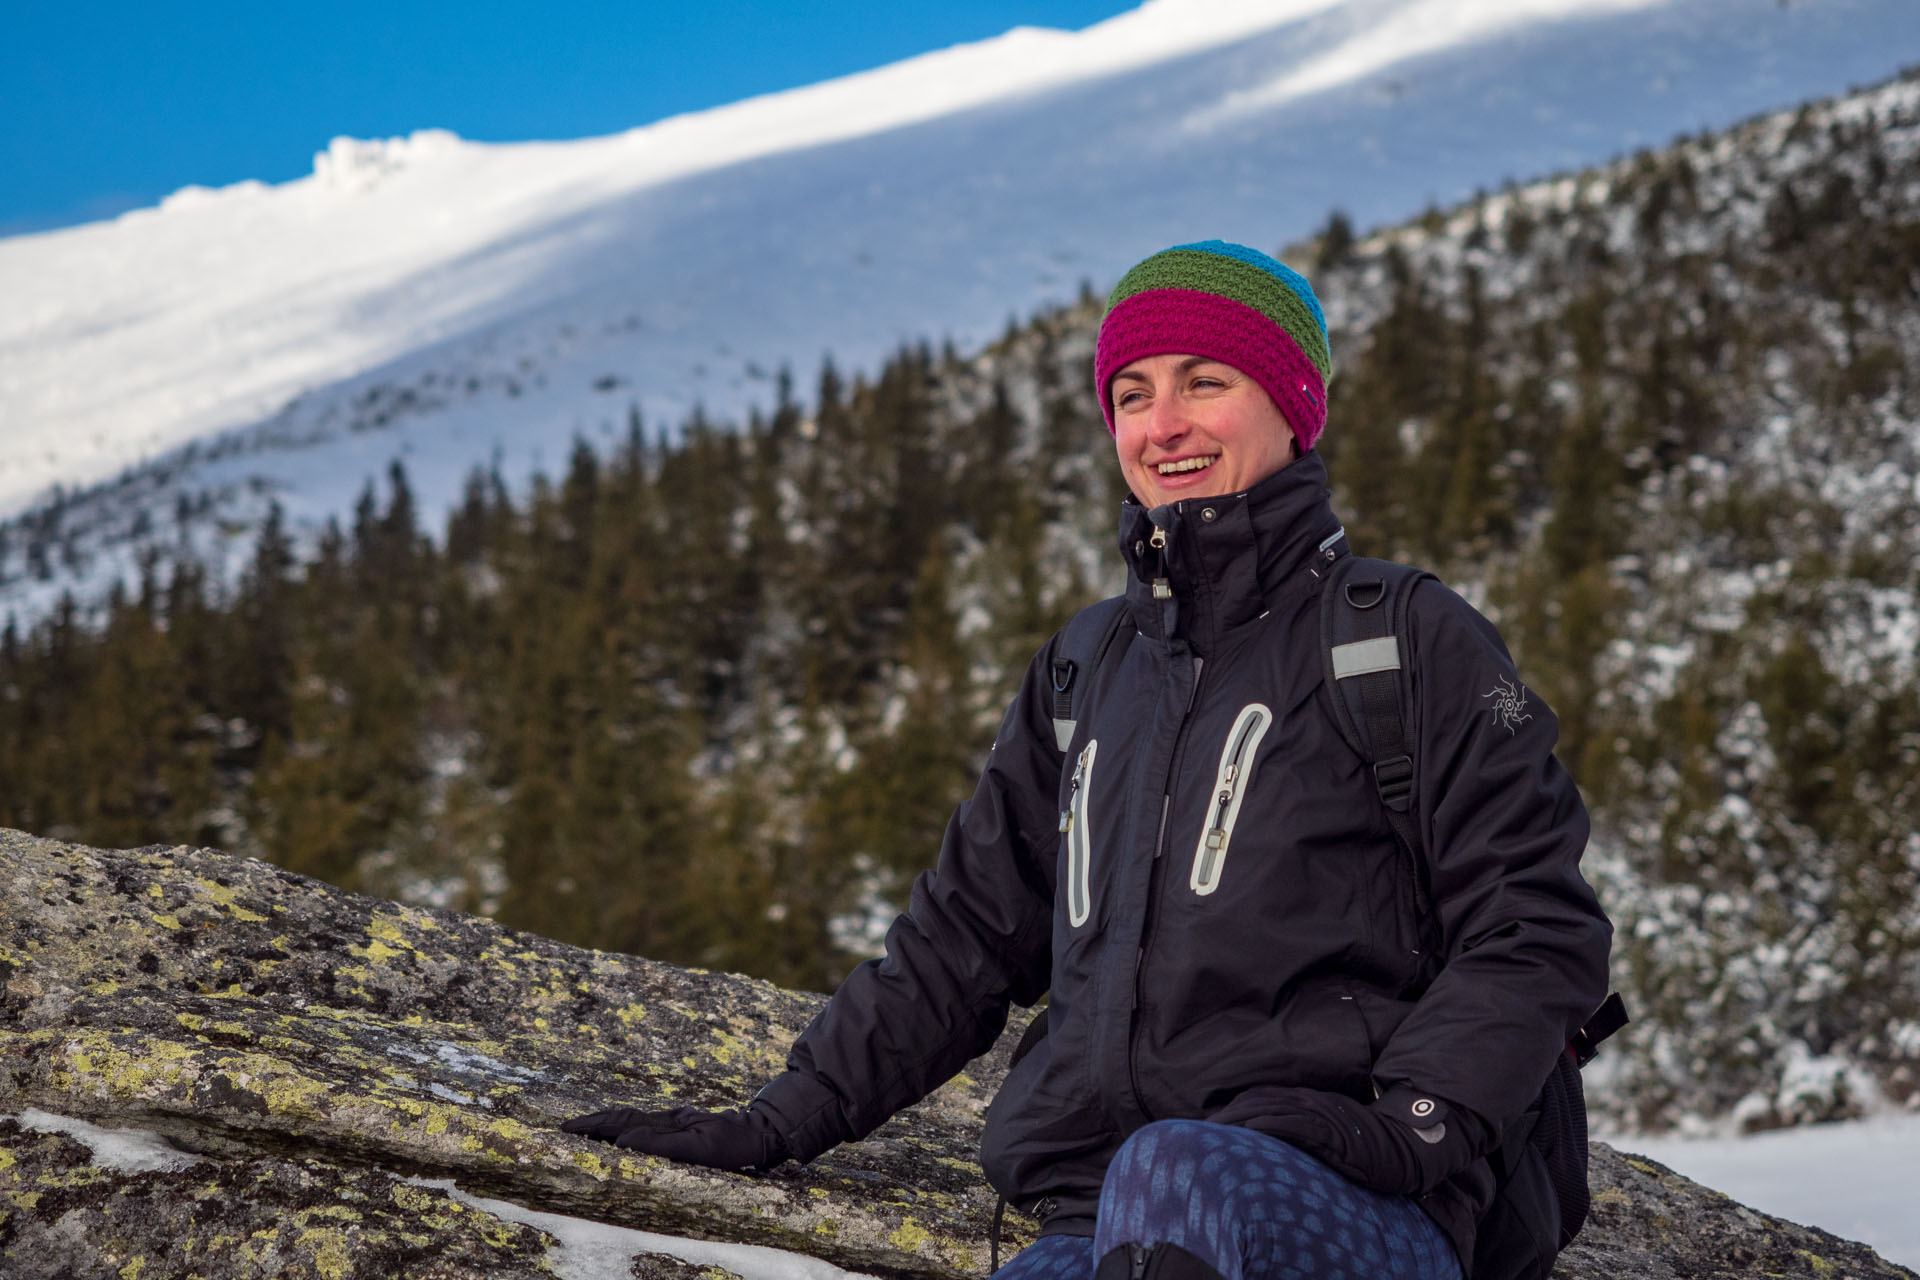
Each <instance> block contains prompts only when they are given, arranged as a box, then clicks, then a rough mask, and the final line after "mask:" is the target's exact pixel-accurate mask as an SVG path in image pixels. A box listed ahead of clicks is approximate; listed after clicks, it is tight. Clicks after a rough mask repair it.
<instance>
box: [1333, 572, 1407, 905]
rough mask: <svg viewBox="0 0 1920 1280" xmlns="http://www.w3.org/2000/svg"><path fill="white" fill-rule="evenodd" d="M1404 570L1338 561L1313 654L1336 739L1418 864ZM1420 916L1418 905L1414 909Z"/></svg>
mask: <svg viewBox="0 0 1920 1280" xmlns="http://www.w3.org/2000/svg"><path fill="white" fill-rule="evenodd" d="M1432 576H1433V575H1432V574H1430V573H1428V572H1426V570H1424V569H1416V568H1414V567H1413V566H1411V565H1404V564H1395V563H1394V562H1393V561H1391V560H1373V559H1368V558H1365V557H1362V556H1342V557H1340V559H1338V560H1336V561H1335V562H1334V564H1333V567H1332V568H1330V569H1329V570H1328V571H1327V581H1326V584H1325V585H1324V586H1322V587H1321V589H1320V649H1321V658H1322V663H1323V669H1324V674H1325V679H1326V685H1327V695H1328V699H1329V701H1331V702H1332V704H1333V718H1334V723H1335V724H1336V725H1338V726H1339V729H1340V735H1341V736H1342V737H1343V738H1345V739H1346V740H1347V744H1348V745H1349V746H1351V747H1352V748H1353V749H1354V752H1355V753H1356V754H1358V755H1359V757H1360V758H1361V759H1362V760H1364V761H1366V762H1367V764H1368V765H1369V766H1370V767H1371V768H1372V770H1373V781H1374V786H1375V787H1376V788H1378V790H1379V792H1380V803H1381V804H1382V805H1383V806H1384V807H1385V809H1386V815H1387V822H1388V824H1389V825H1390V826H1392V827H1393V832H1394V835H1396V836H1397V837H1399V839H1400V842H1401V844H1403V845H1405V846H1406V848H1407V850H1408V852H1409V853H1410V854H1412V855H1414V860H1415V864H1416V866H1417V865H1418V864H1419V862H1420V861H1421V859H1420V856H1419V855H1420V853H1421V851H1422V849H1423V848H1424V843H1423V841H1422V840H1421V838H1420V824H1419V823H1418V822H1416V821H1415V820H1414V815H1413V780H1414V766H1413V740H1412V737H1411V735H1409V734H1408V733H1407V726H1406V719H1405V713H1404V711H1403V708H1404V707H1410V706H1412V705H1413V672H1412V670H1411V668H1410V667H1409V665H1408V656H1409V655H1408V650H1407V641H1406V634H1407V607H1408V601H1409V600H1410V599H1411V598H1412V596H1413V589H1414V587H1415V586H1417V585H1418V584H1419V583H1420V581H1421V579H1423V578H1431V577H1432ZM1417 905H1418V907H1419V909H1420V911H1421V914H1422V915H1423V916H1424V915H1425V909H1426V903H1424V902H1421V903H1418V904H1417Z"/></svg>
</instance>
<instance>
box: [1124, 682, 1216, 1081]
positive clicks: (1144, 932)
mask: <svg viewBox="0 0 1920 1280" xmlns="http://www.w3.org/2000/svg"><path fill="white" fill-rule="evenodd" d="M1206 665H1207V664H1206V659H1204V658H1198V657H1196V658H1195V659H1194V660H1193V683H1192V684H1191V685H1189V686H1188V687H1187V705H1186V707H1185V709H1184V710H1182V711H1181V712H1180V726H1179V728H1177V729H1176V730H1174V735H1173V752H1172V754H1171V755H1169V756H1168V757H1167V779H1166V786H1165V788H1164V789H1163V791H1162V793H1161V796H1160V830H1159V832H1158V833H1156V834H1155V836H1154V839H1153V862H1152V865H1151V866H1150V868H1149V869H1148V871H1147V900H1146V903H1145V905H1144V906H1142V907H1141V909H1140V946H1139V949H1138V950H1136V951H1135V952H1134V953H1133V1007H1132V1009H1131V1010H1130V1011H1129V1021H1130V1023H1131V1025H1129V1026H1128V1028H1127V1082H1128V1083H1129V1084H1130V1085H1132V1087H1133V1104H1134V1106H1136V1107H1138V1108H1139V1109H1140V1114H1141V1115H1144V1116H1148V1117H1149V1118H1151V1116H1152V1112H1150V1111H1148V1110H1147V1100H1146V1097H1145V1096H1144V1095H1143V1094H1142V1093H1141V1092H1140V1064H1139V1058H1140V1055H1139V1054H1138V1053H1137V1052H1135V1049H1134V1041H1135V1039H1136V1038H1137V1037H1138V1036H1139V1034H1140V994H1141V993H1140V984H1141V981H1142V978H1143V976H1144V974H1145V972H1146V967H1147V952H1148V950H1149V949H1150V948H1151V947H1152V945H1153V904H1154V903H1155V902H1156V901H1157V900H1158V899H1159V896H1160V868H1161V866H1162V865H1164V864H1165V862H1166V858H1165V857H1164V856H1163V855H1165V853H1166V851H1167V821H1168V818H1169V817H1170V816H1171V815H1172V812H1173V775H1174V770H1175V769H1176V768H1177V767H1178V765H1179V762H1180V745H1181V740H1182V739H1183V738H1185V737H1186V733H1187V721H1188V720H1189V719H1191V718H1192V716H1193V705H1194V703H1196V702H1198V701H1199V700H1200V677H1201V675H1202V674H1203V673H1204V672H1205V671H1206Z"/></svg>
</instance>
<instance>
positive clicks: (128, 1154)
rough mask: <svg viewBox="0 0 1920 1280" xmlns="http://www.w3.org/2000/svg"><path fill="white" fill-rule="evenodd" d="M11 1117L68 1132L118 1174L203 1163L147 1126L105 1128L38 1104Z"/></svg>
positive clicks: (22, 1123)
mask: <svg viewBox="0 0 1920 1280" xmlns="http://www.w3.org/2000/svg"><path fill="white" fill-rule="evenodd" d="M8 1118H9V1119H13V1120H17V1121H19V1122H20V1127H21V1128H23V1129H32V1130H34V1131H35V1132H36V1133H64V1134H66V1135H67V1136H68V1137H69V1138H72V1139H73V1140H74V1141H75V1142H78V1143H80V1144H81V1145H82V1146H85V1147H87V1148H89V1149H90V1150H91V1151H92V1152H93V1163H95V1164H97V1165H99V1166H100V1167H102V1168H104V1169H112V1170H114V1171H115V1172H117V1173H174V1172H177V1171H178V1170H181V1169H186V1168H190V1167H192V1166H193V1165H196V1164H199V1163H200V1157H199V1156H196V1155H189V1154H188V1153H187V1152H184V1151H182V1150H180V1149H179V1148H178V1147H174V1146H171V1145H169V1144H168V1142H167V1140H166V1139H165V1138H162V1137H161V1136H160V1135H159V1134H157V1133H154V1132H152V1131H151V1130H148V1129H103V1128H101V1127H100V1126H99V1125H97V1124H88V1123H87V1122H86V1121H85V1120H75V1119H73V1118H72V1117H70V1116H58V1115H54V1114H53V1113H51V1112H47V1111H42V1110H40V1109H39V1108H38V1107H28V1108H27V1109H26V1110H24V1111H22V1112H21V1113H20V1114H19V1115H17V1116H11V1117H8Z"/></svg>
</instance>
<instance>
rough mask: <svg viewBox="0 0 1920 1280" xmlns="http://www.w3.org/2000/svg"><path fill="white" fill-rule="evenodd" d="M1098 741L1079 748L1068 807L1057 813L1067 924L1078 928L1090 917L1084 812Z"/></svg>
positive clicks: (1089, 847) (1088, 829) (1089, 850)
mask: <svg viewBox="0 0 1920 1280" xmlns="http://www.w3.org/2000/svg"><path fill="white" fill-rule="evenodd" d="M1099 746H1100V743H1099V740H1098V739H1095V740H1094V741H1091V742H1089V743H1087V745H1086V746H1085V747H1083V748H1081V751H1080V759H1079V760H1078V761H1077V762H1076V763H1075V764H1074V766H1073V783H1072V788H1071V790H1070V791H1069V793H1068V795H1067V807H1066V808H1064V809H1062V810H1061V811H1060V833H1061V834H1062V835H1064V836H1066V838H1067V923H1068V924H1070V925H1072V926H1073V927H1074V928H1076V929H1078V928H1079V927H1080V926H1081V925H1083V924H1085V923H1086V922H1087V918H1088V917H1089V916H1091V915H1092V914H1093V875H1092V863H1093V830H1092V819H1091V818H1090V816H1089V815H1088V813H1087V800H1088V792H1089V791H1091V790H1092V789H1093V758H1094V754H1095V752H1096V751H1097V749H1098V748H1099Z"/></svg>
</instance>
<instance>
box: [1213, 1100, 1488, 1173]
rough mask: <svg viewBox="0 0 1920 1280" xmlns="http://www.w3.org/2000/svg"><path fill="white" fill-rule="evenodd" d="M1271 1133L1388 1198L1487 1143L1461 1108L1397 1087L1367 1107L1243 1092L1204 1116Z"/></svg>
mask: <svg viewBox="0 0 1920 1280" xmlns="http://www.w3.org/2000/svg"><path fill="white" fill-rule="evenodd" d="M1207 1118H1208V1119H1209V1120H1212V1121H1214V1122H1216V1123H1219V1124H1237V1125H1240V1126H1241V1127H1243V1128H1247V1129H1252V1130H1254V1131H1256V1132H1258V1133H1265V1134H1270V1135H1271V1136H1273V1137H1276V1138H1280V1139H1282V1140H1283V1141H1286V1142H1290V1143H1292V1144H1293V1145H1294V1146H1296V1147H1299V1148H1300V1149H1301V1150H1302V1151H1305V1152H1306V1153H1307V1154H1308V1155H1310V1156H1313V1157H1315V1158H1316V1159H1318V1160H1319V1161H1320V1162H1321V1163H1323V1164H1325V1165H1327V1166H1328V1167H1329V1168H1331V1169H1333V1170H1334V1172H1336V1173H1338V1174H1340V1175H1341V1176H1342V1177H1344V1178H1347V1179H1349V1180H1350V1181H1353V1182H1357V1183H1359V1184H1360V1185H1361V1186H1363V1187H1371V1188H1373V1189H1374V1190H1375V1191H1384V1192H1386V1193H1388V1194H1390V1195H1403V1196H1407V1195H1423V1194H1425V1193H1426V1192H1428V1191H1431V1190H1433V1188H1434V1187H1435V1186H1437V1185H1438V1184H1439V1183H1440V1182H1441V1180H1442V1179H1444V1178H1446V1177H1447V1175H1449V1174H1451V1173H1455V1172H1457V1171H1458V1170H1460V1169H1462V1168H1465V1167H1466V1166H1467V1165H1468V1164H1469V1163H1471V1162H1472V1161H1473V1160H1475V1159H1476V1158H1478V1157H1479V1156H1481V1155H1483V1154H1485V1153H1486V1152H1487V1150H1488V1149H1490V1148H1491V1146H1492V1145H1493V1137H1494V1134H1493V1127H1492V1126H1491V1125H1489V1124H1488V1123H1487V1122H1486V1121H1485V1120H1482V1119H1481V1118H1480V1117H1479V1116H1477V1115H1475V1114H1473V1113H1472V1112H1471V1111H1468V1110H1467V1109H1466V1108H1464V1107H1455V1106H1450V1105H1449V1104H1447V1103H1446V1102H1444V1101H1442V1100H1441V1099H1439V1098H1436V1097H1434V1096H1433V1095H1432V1094H1426V1093H1421V1092H1419V1091H1417V1090H1415V1089H1413V1088H1411V1087H1408V1086H1401V1087H1396V1088H1394V1089H1391V1090H1389V1091H1388V1092H1387V1093H1386V1094H1385V1095H1384V1096H1382V1097H1380V1098H1378V1099H1376V1100H1375V1101H1374V1102H1373V1103H1372V1104H1371V1105H1366V1104H1362V1103H1358V1102H1355V1101H1354V1100H1353V1099H1352V1098H1349V1097H1347V1096H1346V1095H1345V1094H1339V1093H1328V1092H1326V1091H1324V1090H1320V1089H1299V1088H1282V1087H1271V1088H1256V1089H1248V1090H1246V1091H1244V1092H1243V1093H1241V1094H1240V1095H1239V1096H1237V1097H1236V1098H1234V1100H1233V1101H1232V1102H1229V1103H1228V1104H1227V1105H1226V1106H1225V1107H1223V1108H1221V1109H1220V1110H1219V1111H1216V1112H1215V1113H1213V1114H1212V1115H1210V1116H1208V1117H1207Z"/></svg>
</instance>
